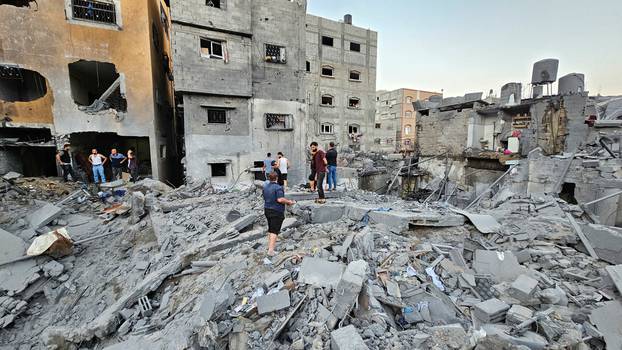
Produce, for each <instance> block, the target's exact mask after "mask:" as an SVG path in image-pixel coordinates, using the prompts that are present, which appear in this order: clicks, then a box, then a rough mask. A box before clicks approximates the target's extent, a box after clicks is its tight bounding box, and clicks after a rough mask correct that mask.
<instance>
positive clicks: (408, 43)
mask: <svg viewBox="0 0 622 350" xmlns="http://www.w3.org/2000/svg"><path fill="white" fill-rule="evenodd" d="M308 12H309V13H311V14H314V15H318V16H322V17H326V18H330V19H333V20H340V19H343V15H344V14H346V13H350V14H352V16H353V24H354V25H356V26H359V27H363V28H370V29H372V30H375V31H377V32H378V75H377V78H378V80H377V88H378V90H380V89H397V88H401V87H408V88H413V89H421V90H432V91H440V90H441V89H444V93H445V96H461V95H464V93H465V92H475V91H482V92H485V95H486V94H487V92H488V91H489V90H490V89H493V90H494V91H495V93H497V94H498V93H499V89H500V88H501V86H502V85H503V84H505V83H507V82H522V83H523V85H525V84H526V83H528V82H529V81H530V79H531V69H532V65H533V63H534V62H535V61H538V60H540V59H543V58H557V59H559V61H560V62H559V72H558V78H559V77H561V76H563V75H565V74H567V73H573V72H577V73H584V74H585V77H586V89H587V90H588V91H589V92H590V94H591V95H596V94H598V93H600V94H602V95H622V0H592V1H587V0H442V1H441V0H426V1H420V0H376V1H371V0H308ZM523 88H525V87H523Z"/></svg>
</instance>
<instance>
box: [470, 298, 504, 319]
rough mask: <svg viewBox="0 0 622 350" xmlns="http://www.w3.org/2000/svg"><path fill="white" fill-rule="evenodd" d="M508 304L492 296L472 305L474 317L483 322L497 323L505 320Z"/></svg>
mask: <svg viewBox="0 0 622 350" xmlns="http://www.w3.org/2000/svg"><path fill="white" fill-rule="evenodd" d="M509 309H510V305H508V304H506V303H505V302H503V301H501V300H499V299H497V298H492V299H488V300H486V301H483V302H481V303H479V304H477V305H475V306H474V307H473V312H474V314H475V317H477V318H478V319H479V320H480V321H482V322H485V323H499V322H502V321H503V320H505V316H506V312H507V311H508V310H509Z"/></svg>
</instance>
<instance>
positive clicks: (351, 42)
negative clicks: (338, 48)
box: [350, 41, 361, 52]
mask: <svg viewBox="0 0 622 350" xmlns="http://www.w3.org/2000/svg"><path fill="white" fill-rule="evenodd" d="M353 44H354V45H358V50H352V45H353ZM350 51H352V52H361V43H357V42H354V41H350Z"/></svg>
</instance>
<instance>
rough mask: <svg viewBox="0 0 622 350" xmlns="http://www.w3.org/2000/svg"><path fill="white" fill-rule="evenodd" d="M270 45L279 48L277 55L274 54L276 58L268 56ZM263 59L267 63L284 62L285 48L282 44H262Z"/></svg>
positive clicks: (285, 60)
mask: <svg viewBox="0 0 622 350" xmlns="http://www.w3.org/2000/svg"><path fill="white" fill-rule="evenodd" d="M269 46H270V47H272V48H273V49H279V55H278V56H276V60H273V59H272V57H273V56H268V47H269ZM264 61H265V62H268V63H276V64H286V63H287V49H286V48H285V46H283V45H278V44H270V43H265V44H264Z"/></svg>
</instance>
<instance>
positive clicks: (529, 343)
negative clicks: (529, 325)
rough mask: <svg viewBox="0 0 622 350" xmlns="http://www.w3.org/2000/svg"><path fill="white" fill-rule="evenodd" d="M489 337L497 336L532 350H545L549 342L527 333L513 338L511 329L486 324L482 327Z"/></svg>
mask: <svg viewBox="0 0 622 350" xmlns="http://www.w3.org/2000/svg"><path fill="white" fill-rule="evenodd" d="M481 328H482V329H483V330H484V331H485V332H486V335H487V336H496V337H499V338H501V339H503V340H504V341H506V342H509V343H510V344H514V345H522V346H526V347H528V348H529V349H531V350H544V349H546V347H547V346H548V345H549V342H548V341H547V340H546V338H544V337H543V336H541V335H540V334H538V333H535V332H531V331H527V332H525V333H523V334H521V335H520V336H511V335H509V334H510V331H511V327H510V326H506V325H500V324H484V325H482V327H481Z"/></svg>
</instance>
